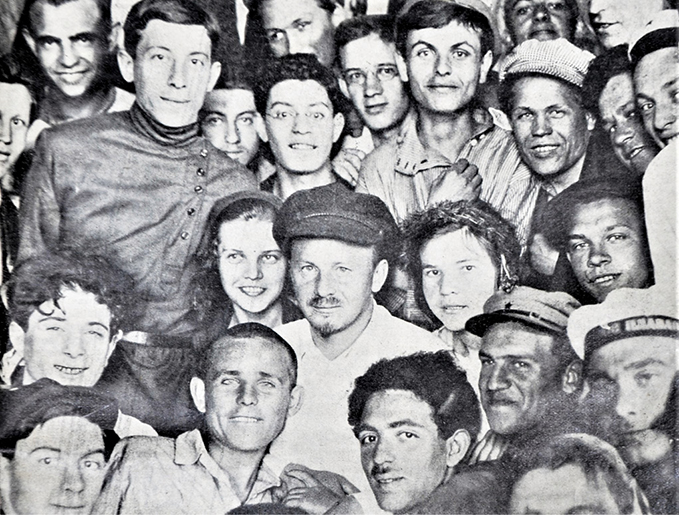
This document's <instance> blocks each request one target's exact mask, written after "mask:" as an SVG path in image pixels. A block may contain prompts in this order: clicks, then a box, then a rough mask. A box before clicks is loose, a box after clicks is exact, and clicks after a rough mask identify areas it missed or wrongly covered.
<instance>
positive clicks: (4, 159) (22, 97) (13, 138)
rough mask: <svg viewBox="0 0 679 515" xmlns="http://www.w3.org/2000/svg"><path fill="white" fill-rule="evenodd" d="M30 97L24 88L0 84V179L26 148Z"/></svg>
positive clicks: (19, 85)
mask: <svg viewBox="0 0 679 515" xmlns="http://www.w3.org/2000/svg"><path fill="white" fill-rule="evenodd" d="M30 115H31V95H30V93H29V92H28V89H26V86H23V85H21V84H8V83H5V82H0V178H1V177H3V176H4V175H5V174H6V173H8V172H9V171H10V170H11V169H12V166H14V163H16V161H17V159H18V158H19V156H20V155H21V153H22V152H23V150H24V147H25V146H26V132H27V131H28V125H29V123H30Z"/></svg>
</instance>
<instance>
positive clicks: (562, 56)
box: [500, 38, 594, 88]
mask: <svg viewBox="0 0 679 515" xmlns="http://www.w3.org/2000/svg"><path fill="white" fill-rule="evenodd" d="M592 59H594V54H592V53H590V52H588V51H587V50H582V49H581V48H578V47H576V46H575V45H574V44H573V43H571V42H569V41H567V40H566V39H564V38H559V39H552V40H550V41H538V40H537V39H529V40H527V41H524V42H523V43H521V44H520V45H518V46H517V47H516V48H515V49H514V50H513V51H512V53H511V54H509V55H508V56H507V58H506V59H505V61H504V63H502V66H501V67H500V82H503V81H504V80H505V79H506V78H507V77H509V76H511V75H523V74H529V73H537V74H540V75H546V76H548V77H555V78H557V79H561V80H564V81H566V82H568V83H570V84H573V85H575V86H577V87H579V88H581V87H582V83H583V81H584V80H585V75H587V69H588V68H589V63H590V62H591V61H592Z"/></svg>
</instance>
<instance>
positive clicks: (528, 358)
mask: <svg viewBox="0 0 679 515" xmlns="http://www.w3.org/2000/svg"><path fill="white" fill-rule="evenodd" d="M579 306H580V303H579V302H578V301H576V300H575V299H574V298H573V297H571V296H570V295H568V294H566V293H562V292H544V291H541V290H536V289H533V288H529V287H526V286H519V287H516V288H514V289H513V290H512V291H511V292H510V293H505V292H500V293H497V294H495V295H493V296H492V297H491V298H490V299H488V301H487V302H486V304H485V306H484V308H483V314H482V315H477V316H475V317H473V318H471V319H469V321H468V322H467V325H466V328H467V330H468V331H469V332H471V333H473V334H475V335H477V336H481V337H482V339H483V340H482V343H481V348H480V350H479V358H480V359H481V376H480V378H479V390H480V391H481V405H482V406H483V409H484V411H485V412H486V415H487V417H488V423H489V424H490V429H491V430H490V431H489V432H488V433H487V434H486V436H485V437H484V438H483V440H481V442H480V443H479V444H478V445H477V447H476V449H475V452H474V453H473V455H472V461H476V460H479V461H481V460H485V459H488V458H489V457H490V458H491V459H492V458H497V455H498V454H499V452H498V450H500V449H503V448H506V444H507V443H508V444H510V445H511V446H512V447H514V448H517V447H521V446H522V445H525V444H530V442H531V441H532V440H534V439H535V438H536V437H541V436H545V435H550V434H555V433H563V432H569V429H573V427H572V425H571V423H572V422H575V421H574V420H573V418H574V417H573V411H574V410H575V408H576V406H577V403H576V400H577V396H578V394H579V392H580V390H581V368H582V364H581V362H580V360H579V359H578V356H577V355H576V354H575V352H574V351H573V349H572V347H571V345H570V343H569V342H568V337H567V336H566V325H567V322H568V317H569V315H570V314H571V313H572V312H573V311H574V310H575V309H576V308H578V307H579ZM491 450H492V451H491Z"/></svg>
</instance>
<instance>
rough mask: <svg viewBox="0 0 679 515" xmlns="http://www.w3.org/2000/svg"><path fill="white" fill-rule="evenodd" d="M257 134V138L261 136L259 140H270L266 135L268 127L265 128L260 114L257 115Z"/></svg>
mask: <svg viewBox="0 0 679 515" xmlns="http://www.w3.org/2000/svg"><path fill="white" fill-rule="evenodd" d="M255 132H256V133H257V136H259V139H261V140H262V141H268V140H269V138H268V136H267V134H266V127H265V126H264V119H263V118H262V115H261V114H259V113H257V114H256V115H255Z"/></svg>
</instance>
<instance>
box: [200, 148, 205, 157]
mask: <svg viewBox="0 0 679 515" xmlns="http://www.w3.org/2000/svg"><path fill="white" fill-rule="evenodd" d="M200 157H207V149H206V148H204V149H203V150H201V151H200Z"/></svg>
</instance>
